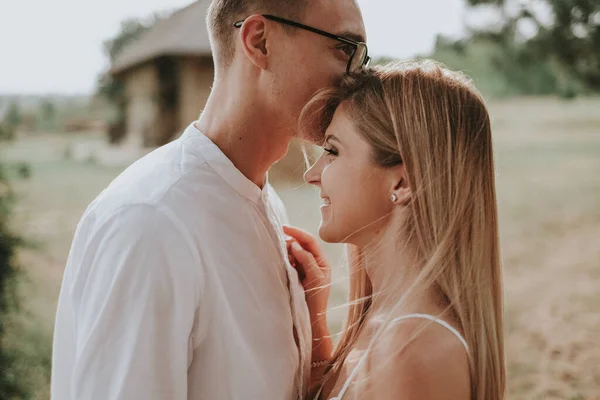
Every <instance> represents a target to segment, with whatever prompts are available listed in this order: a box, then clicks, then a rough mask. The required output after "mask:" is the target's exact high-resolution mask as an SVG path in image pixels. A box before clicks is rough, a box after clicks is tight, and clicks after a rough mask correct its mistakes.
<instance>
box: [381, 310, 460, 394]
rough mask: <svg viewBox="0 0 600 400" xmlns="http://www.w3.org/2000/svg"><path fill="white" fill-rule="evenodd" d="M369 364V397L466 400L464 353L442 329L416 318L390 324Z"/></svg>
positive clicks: (454, 339)
mask: <svg viewBox="0 0 600 400" xmlns="http://www.w3.org/2000/svg"><path fill="white" fill-rule="evenodd" d="M369 358H370V360H369V377H370V379H369V381H370V382H371V384H370V385H369V386H370V390H372V391H373V395H372V396H370V398H371V397H372V398H377V399H397V398H402V399H406V400H411V399H419V400H428V399H456V400H463V399H464V400H469V398H470V378H469V361H468V355H467V352H466V350H465V348H464V346H463V344H462V343H461V341H460V339H458V338H457V337H456V336H455V335H454V334H453V333H452V332H450V331H449V330H448V329H447V328H445V327H443V326H441V325H440V324H438V323H435V322H432V321H430V320H426V319H421V318H410V319H405V320H402V321H398V322H395V323H393V324H392V325H391V326H389V327H387V328H386V329H385V331H384V332H383V334H382V336H381V338H380V340H378V341H377V343H376V344H375V345H374V347H373V349H372V353H371V354H370V357H369Z"/></svg>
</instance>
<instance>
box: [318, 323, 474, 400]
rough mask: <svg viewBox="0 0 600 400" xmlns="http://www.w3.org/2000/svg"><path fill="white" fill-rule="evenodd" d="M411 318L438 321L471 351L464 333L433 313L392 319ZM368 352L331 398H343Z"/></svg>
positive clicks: (334, 399) (331, 399)
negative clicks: (463, 335) (335, 395)
mask: <svg viewBox="0 0 600 400" xmlns="http://www.w3.org/2000/svg"><path fill="white" fill-rule="evenodd" d="M409 318H424V319H428V320H430V321H433V322H436V323H438V324H440V325H442V326H443V327H444V328H446V329H448V330H449V331H450V332H452V333H453V334H454V335H455V336H456V337H457V338H458V340H460V342H461V343H462V345H463V346H465V350H466V351H467V353H468V352H469V346H468V345H467V341H466V340H465V339H464V338H463V337H462V335H461V334H460V333H459V332H458V331H457V330H456V329H454V328H453V327H452V326H451V325H450V324H449V323H447V322H446V321H442V320H441V319H439V318H436V317H434V316H432V315H429V314H408V315H404V316H402V317H398V318H396V319H394V320H393V321H392V323H396V322H399V321H402V320H405V319H409ZM367 353H368V349H367V351H365V354H363V355H362V357H361V358H360V360H359V361H358V364H356V367H354V370H353V371H352V373H351V374H350V376H349V377H348V379H347V380H346V382H345V383H344V386H342V389H341V390H340V392H339V393H338V395H337V397H331V398H330V400H342V397H344V394H345V393H346V390H348V387H349V386H350V384H351V383H352V381H353V380H354V378H355V377H356V375H357V374H358V371H359V369H360V367H361V365H362V364H363V363H364V362H365V360H366V359H367Z"/></svg>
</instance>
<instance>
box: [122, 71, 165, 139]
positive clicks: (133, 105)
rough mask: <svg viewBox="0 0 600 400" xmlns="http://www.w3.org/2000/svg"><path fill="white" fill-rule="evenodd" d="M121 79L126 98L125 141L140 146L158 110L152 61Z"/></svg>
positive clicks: (156, 87)
mask: <svg viewBox="0 0 600 400" xmlns="http://www.w3.org/2000/svg"><path fill="white" fill-rule="evenodd" d="M123 79H124V83H125V96H126V99H127V105H126V114H125V115H126V116H125V123H126V127H127V128H126V129H127V136H126V138H125V142H126V143H129V144H133V145H136V146H142V145H143V144H144V140H143V138H144V135H145V134H147V132H148V131H149V130H151V129H152V126H153V125H154V123H155V118H156V115H157V112H158V104H157V102H156V96H157V93H158V77H157V70H156V67H155V65H154V64H153V63H148V64H143V65H141V66H139V67H137V68H134V69H132V70H131V71H128V72H127V73H126V75H124V77H123Z"/></svg>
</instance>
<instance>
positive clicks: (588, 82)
mask: <svg viewBox="0 0 600 400" xmlns="http://www.w3.org/2000/svg"><path fill="white" fill-rule="evenodd" d="M467 3H468V5H469V6H471V7H472V8H474V9H477V8H479V7H488V8H492V9H494V10H495V11H496V13H497V15H498V16H499V23H498V24H496V25H495V26H492V27H488V28H485V29H478V30H476V32H474V33H475V34H476V35H479V36H485V37H488V38H490V39H493V40H495V41H496V42H497V43H499V44H501V45H502V46H503V47H504V48H505V49H507V50H508V51H509V56H510V57H507V59H511V58H512V59H514V60H516V61H518V62H520V63H522V64H525V65H526V64H528V63H529V64H531V63H533V62H535V61H536V60H546V61H549V62H551V63H553V64H555V66H556V67H557V68H558V69H560V70H562V71H565V72H566V73H567V74H569V75H571V76H572V77H574V78H576V79H577V80H579V81H580V82H582V83H583V84H584V85H585V86H586V87H588V88H590V89H591V90H595V91H600V0H543V1H540V2H531V1H530V2H523V1H517V0H467ZM540 4H541V5H542V6H543V7H539V5H540ZM523 23H525V24H529V25H533V27H534V29H535V32H534V34H533V35H531V36H527V35H523V32H521V31H520V30H519V27H520V26H523Z"/></svg>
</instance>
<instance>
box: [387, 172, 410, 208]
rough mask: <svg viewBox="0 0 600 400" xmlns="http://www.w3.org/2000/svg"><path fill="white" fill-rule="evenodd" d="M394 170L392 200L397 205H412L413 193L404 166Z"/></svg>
mask: <svg viewBox="0 0 600 400" xmlns="http://www.w3.org/2000/svg"><path fill="white" fill-rule="evenodd" d="M393 168H394V171H393V173H392V191H391V194H390V200H391V201H392V203H394V204H397V205H407V204H408V203H410V199H411V196H412V191H411V188H410V184H409V182H408V178H407V177H406V171H405V169H404V165H398V166H396V167H393Z"/></svg>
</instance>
